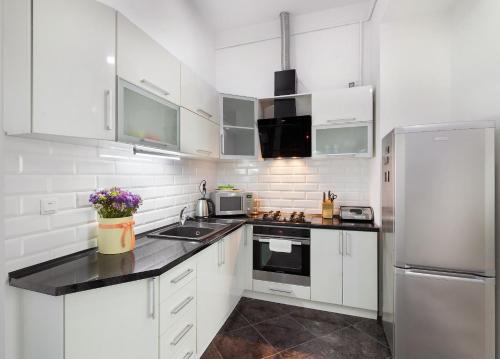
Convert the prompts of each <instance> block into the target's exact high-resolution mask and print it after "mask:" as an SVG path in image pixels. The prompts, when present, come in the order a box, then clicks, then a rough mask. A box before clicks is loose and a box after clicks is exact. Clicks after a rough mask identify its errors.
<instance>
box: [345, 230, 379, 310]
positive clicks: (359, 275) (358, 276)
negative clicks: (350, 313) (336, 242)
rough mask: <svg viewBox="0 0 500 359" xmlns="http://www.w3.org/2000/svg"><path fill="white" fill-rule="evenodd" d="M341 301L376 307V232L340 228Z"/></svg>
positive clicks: (364, 307) (359, 305)
mask: <svg viewBox="0 0 500 359" xmlns="http://www.w3.org/2000/svg"><path fill="white" fill-rule="evenodd" d="M343 236H344V266H343V272H344V275H343V295H342V298H343V300H342V301H343V304H344V305H347V306H349V307H354V308H361V309H368V310H377V303H378V296H377V288H378V282H377V270H378V266H377V233H375V232H360V231H343Z"/></svg>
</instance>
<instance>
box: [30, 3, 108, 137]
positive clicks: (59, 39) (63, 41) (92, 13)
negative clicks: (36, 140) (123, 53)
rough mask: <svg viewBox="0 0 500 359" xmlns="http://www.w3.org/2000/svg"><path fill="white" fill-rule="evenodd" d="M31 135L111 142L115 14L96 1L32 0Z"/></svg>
mask: <svg viewBox="0 0 500 359" xmlns="http://www.w3.org/2000/svg"><path fill="white" fill-rule="evenodd" d="M32 20H33V29H32V34H33V39H32V41H33V44H32V46H33V47H32V48H33V53H32V56H33V57H32V68H33V74H32V78H33V83H32V86H33V88H32V91H33V99H32V101H33V109H32V111H33V112H32V129H31V132H33V133H37V134H48V135H62V136H73V137H82V138H95V139H106V140H114V139H115V95H116V94H115V73H116V69H115V61H116V54H115V47H116V46H115V45H116V44H115V34H116V31H115V28H116V12H115V11H114V10H113V9H111V8H109V7H107V6H105V5H103V4H102V3H100V2H97V1H88V0H72V1H67V0H36V1H33V19H32Z"/></svg>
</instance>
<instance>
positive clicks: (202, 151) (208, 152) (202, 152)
mask: <svg viewBox="0 0 500 359" xmlns="http://www.w3.org/2000/svg"><path fill="white" fill-rule="evenodd" d="M196 152H198V153H201V154H202V155H207V156H210V155H211V154H212V151H207V150H196Z"/></svg>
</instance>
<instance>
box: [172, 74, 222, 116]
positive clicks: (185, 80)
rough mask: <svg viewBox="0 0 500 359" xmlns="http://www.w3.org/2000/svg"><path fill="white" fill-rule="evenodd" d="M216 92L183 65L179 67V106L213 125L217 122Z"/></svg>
mask: <svg viewBox="0 0 500 359" xmlns="http://www.w3.org/2000/svg"><path fill="white" fill-rule="evenodd" d="M217 99H218V94H217V90H215V88H214V87H213V86H211V85H210V84H208V83H207V82H206V81H204V80H203V79H201V77H199V76H198V75H197V74H196V73H195V72H194V71H193V70H191V69H190V68H189V67H188V66H186V65H185V64H182V65H181V106H182V107H184V108H186V109H188V110H190V111H192V112H193V113H196V114H197V115H199V116H202V117H204V118H206V119H208V120H210V121H213V122H215V123H218V122H219V116H218V113H217V111H218V109H219V107H218V106H217Z"/></svg>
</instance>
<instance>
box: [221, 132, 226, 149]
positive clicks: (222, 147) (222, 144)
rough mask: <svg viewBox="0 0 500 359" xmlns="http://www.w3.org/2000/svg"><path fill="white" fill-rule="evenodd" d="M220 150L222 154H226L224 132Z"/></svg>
mask: <svg viewBox="0 0 500 359" xmlns="http://www.w3.org/2000/svg"><path fill="white" fill-rule="evenodd" d="M220 151H221V153H222V154H224V152H225V150H224V134H223V133H221V134H220Z"/></svg>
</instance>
